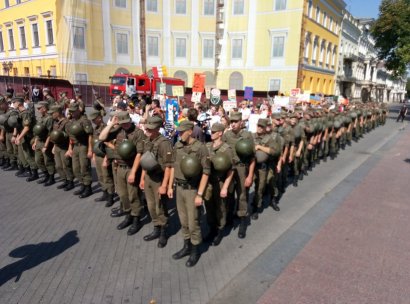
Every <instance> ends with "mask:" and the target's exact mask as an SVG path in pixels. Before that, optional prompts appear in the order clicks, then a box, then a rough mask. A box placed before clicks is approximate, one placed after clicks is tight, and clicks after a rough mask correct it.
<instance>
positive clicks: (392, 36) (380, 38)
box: [371, 0, 410, 76]
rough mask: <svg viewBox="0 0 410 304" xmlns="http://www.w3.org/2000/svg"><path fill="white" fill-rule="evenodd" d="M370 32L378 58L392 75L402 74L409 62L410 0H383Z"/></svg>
mask: <svg viewBox="0 0 410 304" xmlns="http://www.w3.org/2000/svg"><path fill="white" fill-rule="evenodd" d="M371 32H372V36H373V37H374V39H375V41H376V47H377V48H378V51H379V54H378V55H379V59H382V60H384V61H385V63H386V67H387V68H388V69H389V70H391V71H393V76H399V75H403V74H404V73H405V72H406V69H407V67H408V66H409V64H410V0H383V1H382V3H381V4H380V11H379V18H378V19H377V20H376V21H375V22H374V24H373V26H372V29H371Z"/></svg>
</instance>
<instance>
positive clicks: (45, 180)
mask: <svg viewBox="0 0 410 304" xmlns="http://www.w3.org/2000/svg"><path fill="white" fill-rule="evenodd" d="M43 173H44V176H43V178H42V179H40V180H39V181H37V184H45V183H47V182H48V179H49V178H50V174H48V172H43Z"/></svg>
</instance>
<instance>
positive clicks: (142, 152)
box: [0, 97, 387, 267]
mask: <svg viewBox="0 0 410 304" xmlns="http://www.w3.org/2000/svg"><path fill="white" fill-rule="evenodd" d="M11 103H12V105H13V107H12V108H10V107H9V105H8V103H7V102H6V101H5V99H0V110H1V111H2V112H3V113H2V114H1V115H0V125H1V135H0V162H1V165H2V167H3V169H5V170H15V169H16V166H15V165H14V164H16V163H17V162H19V164H20V168H19V170H18V172H17V174H16V175H17V176H24V177H26V180H27V182H32V181H34V180H38V183H40V184H44V186H50V185H52V184H54V183H55V179H54V175H55V172H56V171H57V172H58V174H59V176H60V177H61V179H62V183H61V184H60V185H58V187H57V188H58V189H63V190H64V191H70V190H72V189H73V188H74V187H75V184H74V178H76V179H77V180H78V182H79V187H78V190H77V191H75V192H74V194H75V195H78V196H79V198H86V197H88V196H90V195H91V194H92V188H91V183H92V176H91V160H92V159H93V160H94V162H95V167H96V171H97V176H98V180H99V182H100V184H101V188H102V190H103V195H102V196H101V197H99V198H97V199H96V201H106V206H107V207H111V206H112V205H113V203H114V193H117V194H118V196H119V200H120V206H119V207H118V208H113V209H111V216H112V217H124V220H123V221H121V222H120V223H119V225H118V226H117V229H119V230H122V229H125V228H128V230H127V234H128V235H133V234H135V233H137V232H138V231H139V230H140V229H141V228H142V221H141V218H142V216H143V209H144V201H143V199H142V192H144V194H145V199H146V205H147V209H148V212H149V215H150V217H151V219H152V223H153V230H152V232H151V233H149V234H148V235H145V236H144V237H143V238H144V240H145V241H152V240H156V239H157V240H158V247H159V248H163V247H165V246H166V244H167V241H168V235H167V227H168V220H169V217H168V212H167V205H168V204H167V201H168V200H169V199H175V201H176V207H177V211H178V216H179V220H180V223H181V231H182V236H183V241H184V243H183V246H182V248H181V249H180V250H179V251H178V252H176V253H175V254H174V255H173V258H174V259H177V260H178V259H182V258H183V257H185V256H189V258H188V260H187V262H186V266H187V267H192V266H194V265H195V264H196V263H197V262H198V260H199V258H200V254H201V252H200V244H201V243H202V242H203V235H202V234H203V233H202V230H201V225H200V216H201V210H202V209H201V208H203V207H204V206H205V208H206V210H207V212H206V217H207V223H208V227H209V233H208V235H207V236H206V239H207V240H209V242H211V243H212V244H213V245H214V246H217V245H219V244H220V242H221V241H222V239H223V236H224V233H225V228H226V227H227V226H229V225H230V223H232V221H233V220H237V221H239V229H238V237H239V238H245V237H246V229H247V226H248V223H249V216H250V217H251V219H253V220H257V219H258V216H259V214H260V213H261V212H262V211H263V207H264V205H263V202H264V200H263V199H264V196H265V195H268V196H269V198H268V201H269V204H270V206H272V208H273V209H274V210H276V211H279V210H280V209H279V206H278V203H279V199H280V197H281V195H282V193H283V192H284V189H285V187H286V186H287V185H288V184H289V180H290V179H291V178H292V182H293V184H294V185H297V182H298V180H301V179H302V178H303V175H304V174H306V173H307V170H308V169H310V168H312V167H313V166H314V164H316V163H317V162H318V161H319V160H320V159H323V160H326V159H327V157H331V158H334V157H335V156H336V155H337V153H338V151H339V150H340V149H343V148H344V147H345V146H346V145H350V144H351V142H352V141H353V140H358V139H359V138H361V137H362V136H363V135H364V134H365V133H366V132H369V131H370V130H372V129H374V128H375V127H377V126H379V125H382V124H384V123H385V121H386V114H387V110H386V108H384V107H383V105H381V106H380V105H379V104H357V105H356V106H355V107H352V108H350V109H345V110H344V111H343V112H340V111H336V110H330V109H327V108H322V109H309V110H305V111H302V110H301V109H297V110H296V111H295V112H293V113H287V112H282V113H274V114H272V116H271V117H269V118H268V119H266V118H261V119H259V120H258V123H257V125H258V126H257V132H256V133H255V134H252V133H250V132H248V131H247V130H245V129H244V121H243V120H242V114H241V113H239V112H232V113H231V115H230V117H229V118H230V127H229V129H226V127H225V125H223V124H220V123H214V124H213V125H212V127H211V140H212V141H211V142H209V143H207V144H203V143H201V142H199V141H198V140H196V139H195V138H193V137H192V132H193V128H194V123H193V122H191V121H188V120H185V121H182V122H181V123H180V125H179V126H178V127H177V129H176V130H177V132H178V135H179V140H178V141H177V143H176V144H175V145H174V146H173V145H172V143H171V141H170V140H169V139H167V138H165V137H164V136H163V135H161V133H160V129H161V127H162V126H163V121H162V118H161V117H160V116H156V115H154V116H152V117H149V118H148V120H147V122H146V123H145V124H144V125H143V129H142V128H138V127H136V126H135V125H134V124H133V123H132V121H131V119H130V116H129V113H128V112H127V111H121V110H120V109H119V110H118V111H117V112H114V113H113V115H112V116H111V118H110V119H109V121H108V123H107V124H105V123H104V120H103V116H104V113H103V112H102V111H101V110H100V109H96V108H93V109H92V110H91V111H90V112H89V113H88V114H87V115H85V113H84V109H83V108H82V106H81V105H79V104H78V103H71V104H70V105H69V107H68V112H69V115H68V117H65V115H64V108H63V107H62V106H61V105H58V104H52V105H50V103H49V102H40V103H38V106H37V109H38V113H39V115H38V117H37V118H36V119H34V117H33V116H32V115H31V114H30V113H29V111H28V110H27V109H26V108H25V107H24V105H23V103H24V100H23V99H22V98H19V97H15V98H13V99H12V100H11ZM38 170H41V171H42V172H43V175H42V178H41V179H40V175H39V174H38ZM252 185H254V189H255V191H254V196H253V199H252V201H251V202H250V204H249V191H250V188H251V186H252Z"/></svg>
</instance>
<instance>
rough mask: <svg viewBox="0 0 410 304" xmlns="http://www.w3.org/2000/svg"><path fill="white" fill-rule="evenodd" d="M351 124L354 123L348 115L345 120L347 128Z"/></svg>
mask: <svg viewBox="0 0 410 304" xmlns="http://www.w3.org/2000/svg"><path fill="white" fill-rule="evenodd" d="M351 123H352V118H351V117H350V115H346V116H345V120H344V124H345V127H348V126H349V124H351Z"/></svg>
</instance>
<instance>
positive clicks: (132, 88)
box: [110, 74, 185, 96]
mask: <svg viewBox="0 0 410 304" xmlns="http://www.w3.org/2000/svg"><path fill="white" fill-rule="evenodd" d="M161 82H162V83H165V85H166V95H167V96H173V94H172V87H174V86H182V87H184V88H185V82H184V81H183V80H182V79H179V78H172V77H162V78H159V77H149V76H148V75H146V74H141V75H134V74H114V75H113V76H112V77H111V84H110V95H111V96H113V95H118V94H121V93H126V94H127V95H129V96H132V95H134V94H139V95H149V96H153V95H155V94H160V84H161Z"/></svg>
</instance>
